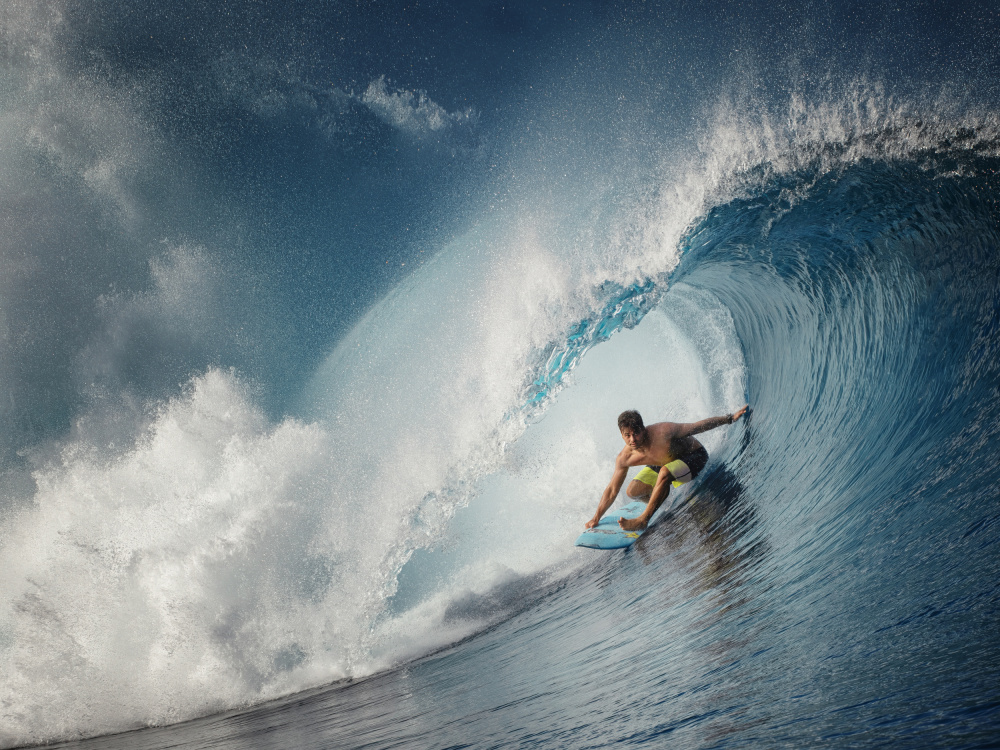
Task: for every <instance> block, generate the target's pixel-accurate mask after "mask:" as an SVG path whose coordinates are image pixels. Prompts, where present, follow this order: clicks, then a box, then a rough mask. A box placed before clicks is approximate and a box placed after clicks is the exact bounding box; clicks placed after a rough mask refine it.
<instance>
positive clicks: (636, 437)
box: [586, 406, 747, 531]
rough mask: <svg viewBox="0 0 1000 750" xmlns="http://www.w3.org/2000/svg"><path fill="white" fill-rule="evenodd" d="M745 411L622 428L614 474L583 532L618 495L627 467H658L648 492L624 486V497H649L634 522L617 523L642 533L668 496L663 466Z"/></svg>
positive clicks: (636, 486) (637, 485)
mask: <svg viewBox="0 0 1000 750" xmlns="http://www.w3.org/2000/svg"><path fill="white" fill-rule="evenodd" d="M746 411H747V406H743V407H741V408H740V409H738V410H737V411H735V412H733V413H732V414H731V415H729V414H726V415H724V416H721V417H709V418H708V419H703V420H701V421H700V422H689V423H686V424H681V423H677V422H657V423H656V424H651V425H648V426H647V427H646V429H645V430H644V431H642V432H634V431H632V430H631V429H630V428H628V427H626V428H624V429H622V431H621V435H622V440H624V441H625V447H624V448H622V450H621V452H620V453H619V454H618V457H617V458H616V459H615V470H614V473H613V474H612V475H611V481H610V482H609V483H608V486H607V487H606V488H605V490H604V494H603V495H602V496H601V501H600V503H599V505H598V507H597V512H596V513H595V514H594V517H593V518H591V519H590V520H589V521H587V523H586V528H588V529H592V528H594V527H595V526H596V525H597V524H598V523H599V522H600V520H601V517H602V516H603V515H604V514H605V513H606V512H607V510H608V508H610V507H611V504H612V503H614V501H615V498H616V497H618V492H619V491H620V490H621V487H622V485H623V484H624V483H625V476H626V474H627V473H628V470H629V467H632V466H649V465H652V466H660V467H662V468H661V469H660V473H659V476H657V478H656V484H655V485H654V486H653V488H652V489H650V488H649V485H647V484H643V483H642V482H637V481H635V480H632V482H631V483H630V484H629V486H628V490H627V494H628V495H629V496H630V497H633V498H636V499H638V498H643V497H646V496H647V493H648V497H649V501H648V502H647V504H646V508H645V510H643V512H642V513H641V514H640V515H639V516H638V517H636V518H634V519H625V518H622V519H619V520H618V525H619V526H621V527H622V528H623V529H625V530H626V531H638V530H640V529H645V528H646V526H647V525H648V524H649V519H651V518H652V517H653V513H655V512H656V509H657V508H659V507H660V505H661V504H662V503H663V501H664V500H665V499H666V498H667V495H668V494H669V492H670V483H671V482H672V481H673V480H674V477H673V475H672V474H671V473H670V471H669V470H668V469H667V467H666V464H668V463H670V462H671V461H674V460H676V459H678V458H681V457H682V456H685V455H688V454H689V453H691V452H692V451H694V450H697V449H698V448H699V447H701V443H700V442H698V441H697V440H696V439H695V438H694V436H695V435H698V434H700V433H702V432H708V431H709V430H713V429H715V428H716V427H720V426H722V425H726V424H732V423H733V422H735V421H736V420H738V419H740V417H742V416H743V415H744V414H745V413H746Z"/></svg>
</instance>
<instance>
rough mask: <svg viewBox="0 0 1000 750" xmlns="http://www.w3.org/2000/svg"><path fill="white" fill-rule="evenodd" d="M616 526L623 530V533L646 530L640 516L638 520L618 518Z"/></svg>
mask: <svg viewBox="0 0 1000 750" xmlns="http://www.w3.org/2000/svg"><path fill="white" fill-rule="evenodd" d="M618 525H619V526H621V527H622V528H623V529H625V531H642V530H643V529H645V528H646V522H645V521H644V520H643V518H642V516H639V517H638V518H619V519H618Z"/></svg>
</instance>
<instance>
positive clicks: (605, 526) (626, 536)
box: [576, 502, 649, 549]
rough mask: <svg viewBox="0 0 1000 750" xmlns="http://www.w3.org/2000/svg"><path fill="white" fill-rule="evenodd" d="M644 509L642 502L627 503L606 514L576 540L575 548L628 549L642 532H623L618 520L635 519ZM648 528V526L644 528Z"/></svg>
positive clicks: (644, 504)
mask: <svg viewBox="0 0 1000 750" xmlns="http://www.w3.org/2000/svg"><path fill="white" fill-rule="evenodd" d="M645 508H646V503H644V502H634V503H629V504H628V505H626V506H624V507H623V508H622V509H621V510H619V511H617V512H614V513H608V514H607V515H605V516H604V517H603V518H602V519H601V521H600V523H598V524H597V526H595V527H594V528H592V529H587V530H586V531H585V532H583V533H582V534H580V536H579V537H578V538H577V540H576V546H577V547H590V548H591V549H621V548H623V547H629V546H631V545H632V543H633V542H634V541H635V540H636V539H638V538H639V537H640V536H642V534H643V532H642V531H625V530H624V529H622V527H621V526H619V525H618V519H619V518H635V517H636V516H638V515H639V514H640V513H642V511H643V510H645ZM646 528H647V529H648V528H649V527H648V526H647V527H646Z"/></svg>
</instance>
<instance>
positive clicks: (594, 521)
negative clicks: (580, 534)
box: [583, 518, 601, 529]
mask: <svg viewBox="0 0 1000 750" xmlns="http://www.w3.org/2000/svg"><path fill="white" fill-rule="evenodd" d="M600 520H601V519H599V518H591V519H590V520H589V521H587V523H585V524H584V525H583V528H585V529H592V528H594V527H595V526H597V524H598V523H600Z"/></svg>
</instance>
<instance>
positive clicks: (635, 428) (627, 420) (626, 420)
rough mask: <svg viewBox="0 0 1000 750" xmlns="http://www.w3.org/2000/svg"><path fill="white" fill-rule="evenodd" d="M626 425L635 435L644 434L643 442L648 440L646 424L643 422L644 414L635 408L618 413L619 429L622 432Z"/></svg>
mask: <svg viewBox="0 0 1000 750" xmlns="http://www.w3.org/2000/svg"><path fill="white" fill-rule="evenodd" d="M626 427H628V429H629V430H630V431H631V432H632V433H633V434H635V435H642V442H644V443H645V442H646V425H644V424H643V423H642V416H641V415H640V414H639V412H637V411H636V410H635V409H629V410H628V411H623V412H622V413H621V414H619V415H618V431H619V432H621V431H622V430H624V429H625V428H626Z"/></svg>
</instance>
